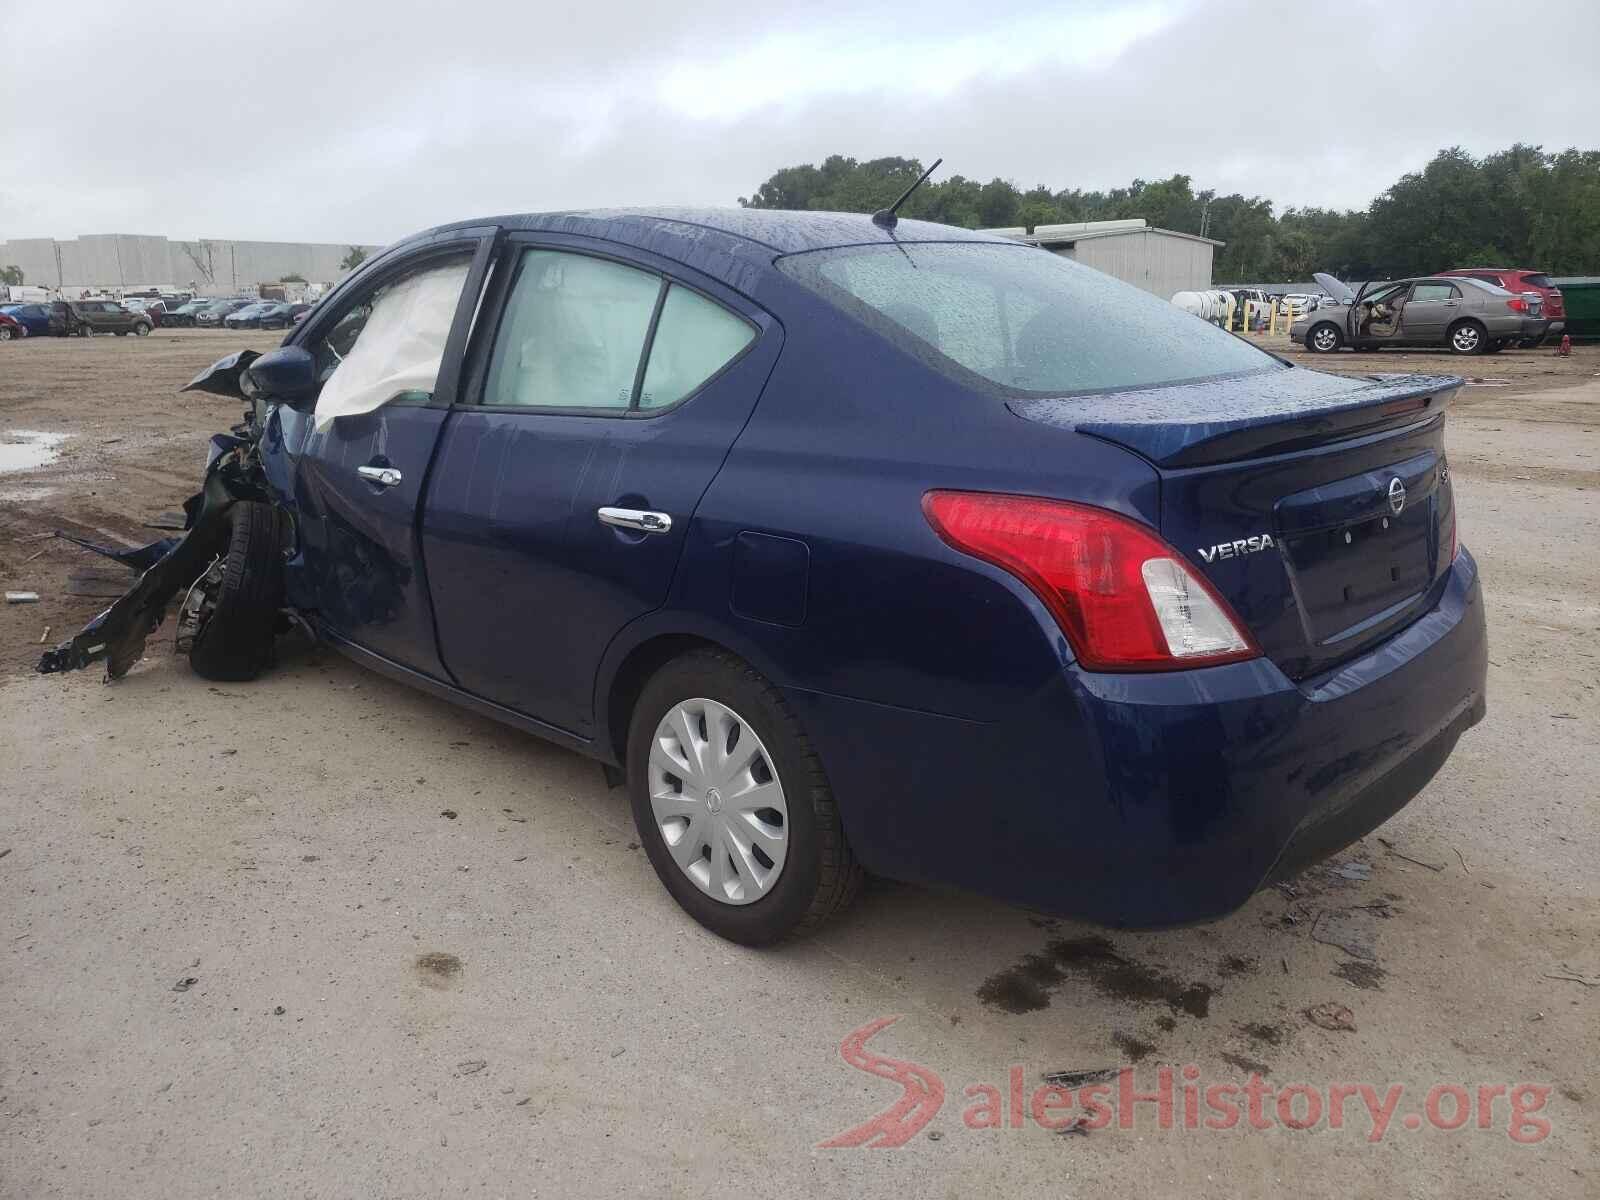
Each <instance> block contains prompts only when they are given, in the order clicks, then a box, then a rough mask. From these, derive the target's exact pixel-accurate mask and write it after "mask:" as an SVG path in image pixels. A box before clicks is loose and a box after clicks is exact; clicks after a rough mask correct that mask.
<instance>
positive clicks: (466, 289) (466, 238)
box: [283, 227, 498, 408]
mask: <svg viewBox="0 0 1600 1200" xmlns="http://www.w3.org/2000/svg"><path fill="white" fill-rule="evenodd" d="M497 233H498V228H496V227H488V228H474V229H464V230H457V231H454V232H453V233H452V234H451V236H449V237H443V238H439V239H438V240H435V241H431V242H428V243H425V244H423V245H420V246H415V247H410V248H408V249H407V250H406V251H405V252H404V253H401V254H395V255H393V256H391V255H384V256H383V257H382V263H381V266H380V267H379V268H376V269H374V270H371V271H362V272H358V273H357V274H356V275H352V276H351V277H350V278H349V279H348V280H346V281H345V283H344V284H341V285H340V286H339V288H338V289H336V291H335V292H334V293H330V296H329V298H334V297H335V296H337V293H338V292H347V294H346V295H344V296H338V297H337V298H338V303H337V304H336V305H334V306H331V307H327V308H325V310H324V311H322V312H319V313H317V315H316V320H315V323H314V324H313V321H312V319H311V318H309V317H308V318H307V319H306V320H305V321H303V322H301V323H300V325H299V326H297V327H295V328H294V330H293V332H292V333H291V334H290V335H289V336H288V337H287V338H285V339H284V342H283V344H284V345H285V346H303V347H305V348H306V349H310V348H311V347H312V346H314V345H316V343H317V342H318V341H319V340H321V338H322V337H323V335H324V334H325V333H326V332H329V331H331V330H332V329H333V328H334V327H335V326H337V325H338V323H339V322H340V321H342V320H343V319H344V318H345V317H346V316H347V315H348V314H349V312H350V310H351V309H353V308H356V307H358V306H359V305H360V304H361V303H362V302H363V301H364V300H366V299H367V298H368V297H370V296H371V295H372V293H373V292H375V291H377V289H379V288H381V287H384V286H386V285H388V284H390V283H393V282H394V281H395V280H396V279H398V278H400V277H401V276H402V275H406V274H409V273H410V272H411V271H413V270H415V269H416V268H417V267H418V266H420V265H422V264H424V263H427V262H429V261H430V260H433V259H441V258H455V257H458V256H461V255H463V254H467V253H470V254H471V259H470V262H469V265H468V267H467V277H466V279H465V280H464V281H463V283H462V287H461V296H460V298H459V299H458V300H457V301H456V311H455V315H454V316H452V317H451V319H450V332H449V333H448V334H447V335H446V336H445V343H444V351H443V354H442V356H441V358H440V360H439V374H438V377H437V378H436V379H435V380H434V385H433V392H432V394H431V396H430V397H429V399H428V403H427V404H426V405H425V406H423V407H427V408H449V407H450V406H451V403H452V401H453V398H454V396H455V392H456V389H457V387H458V386H459V385H460V379H461V359H462V356H463V352H464V350H465V348H466V344H467V339H468V337H469V335H470V333H471V330H472V323H473V317H474V315H475V314H476V313H477V311H478V301H479V298H480V295H481V293H482V291H483V283H484V277H485V275H486V274H487V272H488V268H489V264H490V263H491V262H492V261H493V258H494V246H495V240H496V235H497ZM316 307H318V308H323V307H324V306H323V305H321V304H319V305H317V306H316Z"/></svg>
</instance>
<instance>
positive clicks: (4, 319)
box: [0, 308, 28, 342]
mask: <svg viewBox="0 0 1600 1200" xmlns="http://www.w3.org/2000/svg"><path fill="white" fill-rule="evenodd" d="M27 336H28V327H27V326H26V325H24V324H23V323H22V322H21V321H19V320H17V318H15V317H13V316H12V315H11V314H10V313H9V312H7V311H6V310H5V309H3V308H0V342H12V341H19V340H21V339H22V338H25V337H27Z"/></svg>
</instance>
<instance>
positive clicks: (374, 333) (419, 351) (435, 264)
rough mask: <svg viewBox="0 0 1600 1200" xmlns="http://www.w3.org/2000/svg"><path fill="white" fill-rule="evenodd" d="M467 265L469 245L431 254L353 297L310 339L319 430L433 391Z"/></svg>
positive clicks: (420, 398) (424, 395) (453, 320)
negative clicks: (335, 420) (317, 383)
mask: <svg viewBox="0 0 1600 1200" xmlns="http://www.w3.org/2000/svg"><path fill="white" fill-rule="evenodd" d="M471 266H472V254H471V252H470V251H468V252H466V253H463V254H459V255H453V256H451V257H449V258H445V259H437V258H436V259H430V260H429V261H428V262H426V263H425V264H423V265H421V266H418V267H417V268H416V269H415V270H412V271H408V272H406V273H405V274H403V275H401V276H399V277H398V278H394V279H389V280H387V281H385V282H384V283H382V284H380V285H379V286H378V287H377V288H375V289H374V290H372V291H371V292H370V293H368V294H367V295H365V296H363V297H360V298H359V299H358V301H357V303H356V304H355V306H354V307H353V308H350V309H349V310H347V311H346V312H345V314H344V315H343V316H342V317H340V318H339V320H338V321H337V322H336V323H335V324H334V326H333V328H332V329H330V330H329V331H328V332H327V333H325V334H324V335H323V336H322V337H320V338H318V339H317V341H316V342H315V343H314V344H313V345H312V347H311V353H312V356H313V357H314V358H315V359H316V364H317V378H318V379H319V380H321V381H322V391H321V393H319V395H318V396H317V425H318V427H319V428H320V427H322V426H323V425H325V424H326V423H327V422H328V421H331V420H333V418H335V417H343V416H353V415H355V414H357V413H365V412H371V411H373V410H374V409H376V408H378V407H379V406H381V405H384V404H387V403H389V402H390V401H393V400H404V401H412V402H415V401H419V400H420V401H426V400H427V399H428V398H430V397H431V396H432V394H433V389H434V386H435V384H436V383H437V382H438V379H439V365H440V363H441V362H443V361H444V344H445V341H446V339H447V338H449V336H450V327H451V325H453V324H454V322H455V315H456V308H457V306H458V305H459V303H460V300H461V291H462V288H464V287H465V286H466V282H467V272H468V270H469V269H470V268H471Z"/></svg>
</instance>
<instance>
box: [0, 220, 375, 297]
mask: <svg viewBox="0 0 1600 1200" xmlns="http://www.w3.org/2000/svg"><path fill="white" fill-rule="evenodd" d="M364 249H366V250H367V251H368V252H369V253H371V252H373V251H376V250H378V249H379V247H377V246H366V247H364ZM349 252H350V247H349V246H346V245H337V244H331V243H314V242H236V241H232V240H230V239H226V238H202V239H200V240H198V241H192V242H184V241H169V240H168V239H167V238H164V237H153V236H148V235H140V234H125V233H108V234H87V235H85V236H83V237H79V238H74V239H71V240H65V241H56V240H54V239H51V238H19V239H17V240H15V241H8V242H0V267H6V266H17V267H20V268H22V272H23V275H24V277H25V279H26V281H27V282H28V283H30V284H38V285H40V286H42V287H49V288H59V289H63V290H65V291H67V292H69V293H76V292H79V291H85V290H88V291H108V292H115V291H119V290H122V289H125V288H145V287H162V288H175V289H177V288H181V289H185V290H188V289H190V288H191V287H192V288H193V290H195V291H198V292H199V293H200V294H201V295H210V296H225V295H231V294H233V293H235V292H240V293H245V292H253V291H254V290H255V288H256V287H257V285H259V284H263V283H276V282H277V281H278V280H279V279H280V278H282V277H283V276H285V275H303V276H304V277H305V278H306V280H307V281H308V282H310V283H332V282H334V281H336V280H338V279H339V278H340V277H341V276H342V275H344V274H345V272H344V271H342V270H340V268H339V262H340V260H341V259H343V258H344V256H345V255H346V254H348V253H349Z"/></svg>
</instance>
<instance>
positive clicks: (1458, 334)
mask: <svg viewBox="0 0 1600 1200" xmlns="http://www.w3.org/2000/svg"><path fill="white" fill-rule="evenodd" d="M1488 342H1489V338H1488V335H1487V334H1486V333H1485V332H1484V329H1483V326H1482V325H1479V324H1478V323H1477V322H1476V321H1462V322H1461V323H1460V324H1458V325H1453V326H1451V328H1450V349H1451V350H1452V351H1454V352H1455V353H1456V354H1482V353H1483V348H1484V347H1485V346H1486V345H1488Z"/></svg>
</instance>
